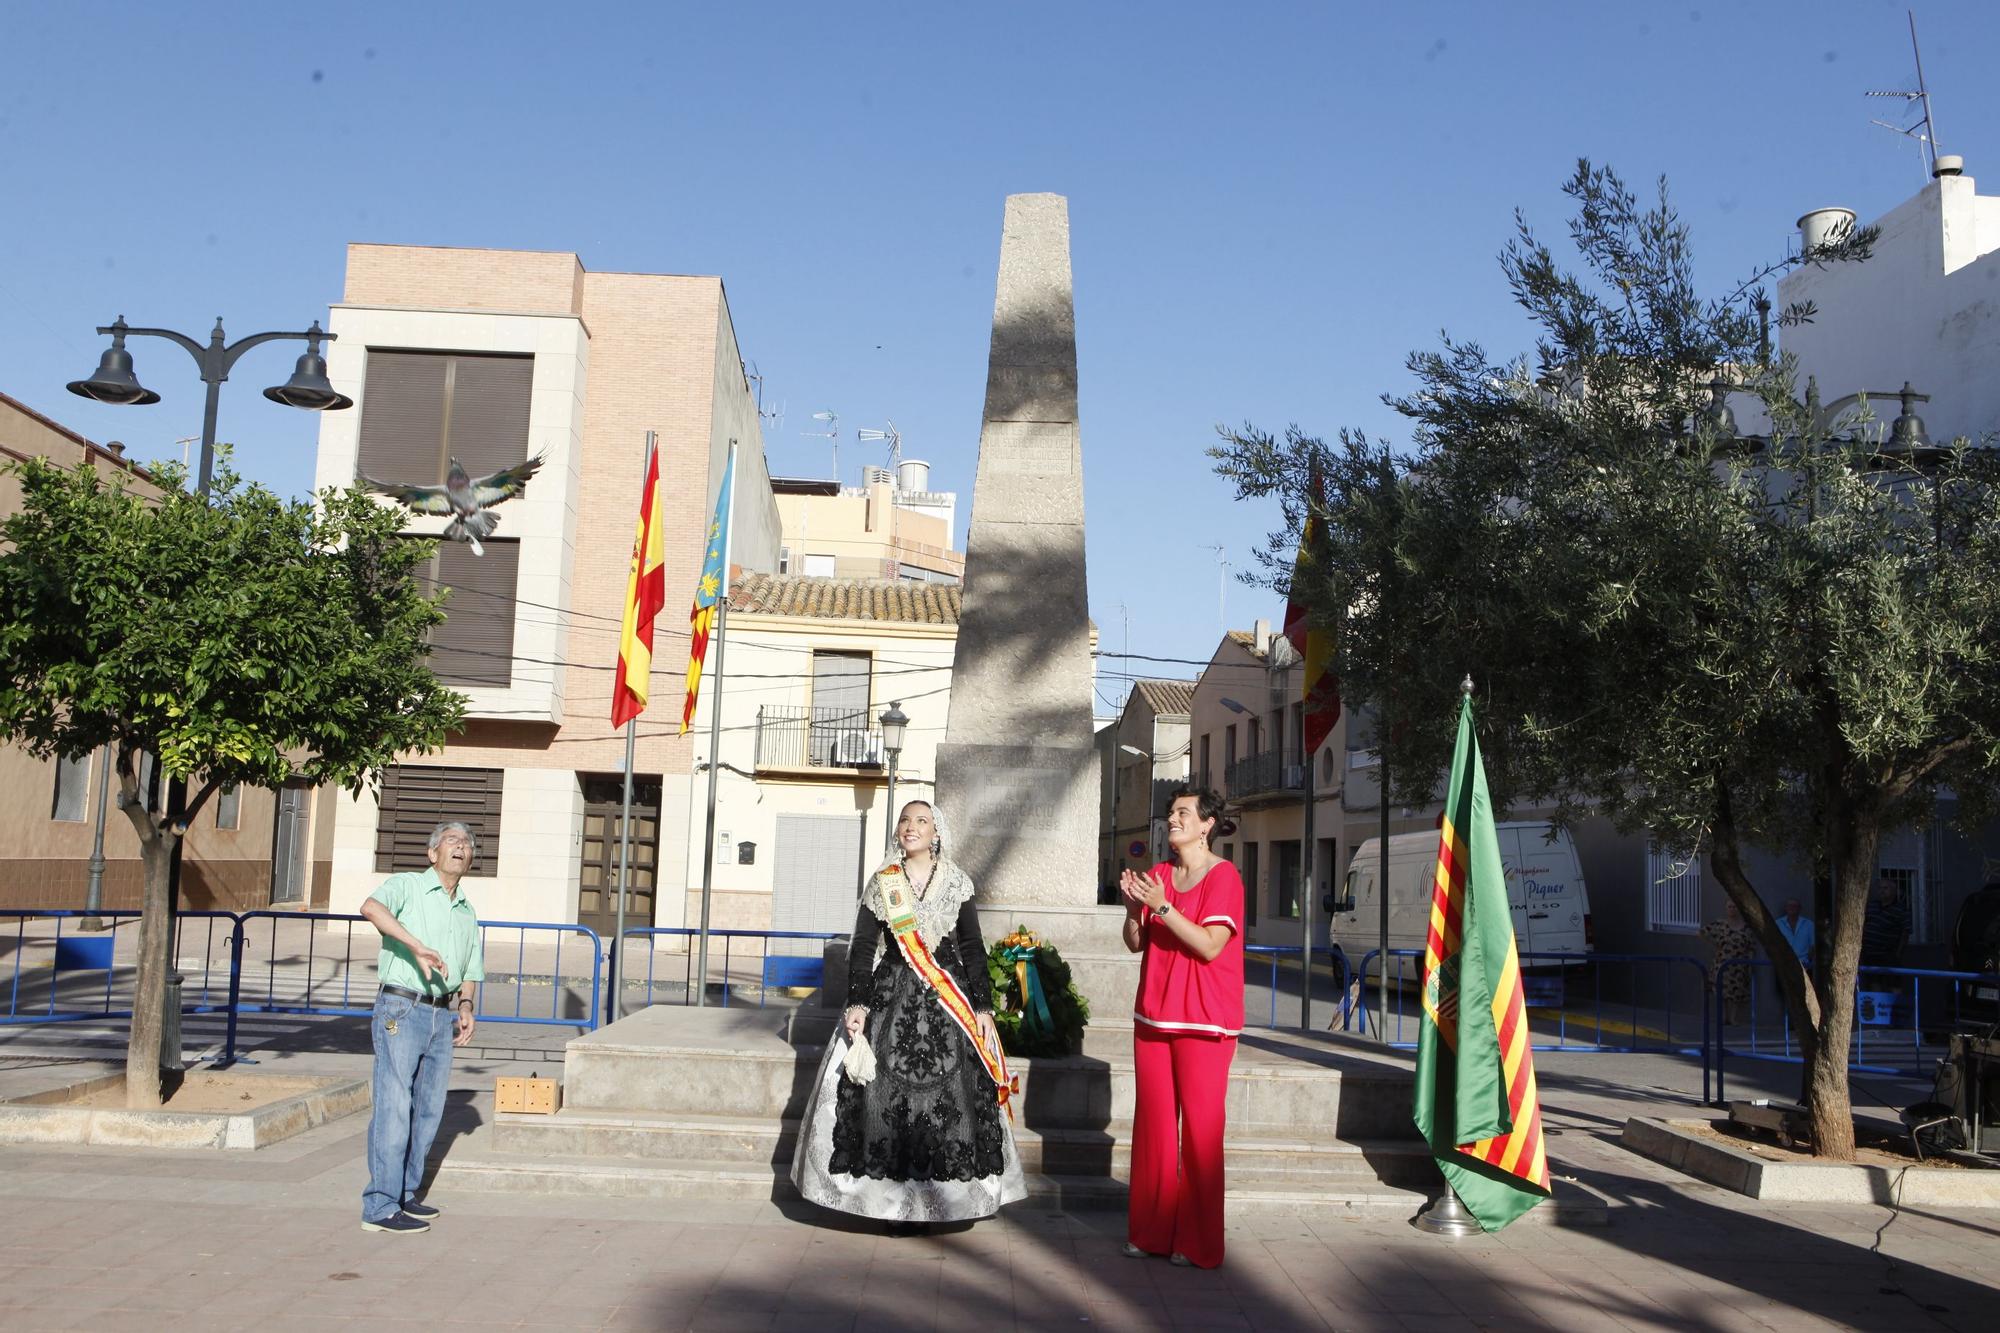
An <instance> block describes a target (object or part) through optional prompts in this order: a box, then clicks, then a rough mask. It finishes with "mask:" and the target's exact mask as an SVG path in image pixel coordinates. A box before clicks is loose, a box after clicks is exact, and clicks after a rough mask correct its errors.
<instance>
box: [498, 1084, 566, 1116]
mask: <svg viewBox="0 0 2000 1333" xmlns="http://www.w3.org/2000/svg"><path fill="white" fill-rule="evenodd" d="M493 1104H494V1109H495V1110H497V1111H513V1112H516V1113H517V1114H524V1115H554V1114H555V1113H556V1107H558V1106H560V1105H561V1104H562V1089H561V1087H560V1086H559V1085H558V1084H557V1083H556V1081H555V1080H554V1079H552V1078H500V1079H497V1080H495V1081H494V1085H493Z"/></svg>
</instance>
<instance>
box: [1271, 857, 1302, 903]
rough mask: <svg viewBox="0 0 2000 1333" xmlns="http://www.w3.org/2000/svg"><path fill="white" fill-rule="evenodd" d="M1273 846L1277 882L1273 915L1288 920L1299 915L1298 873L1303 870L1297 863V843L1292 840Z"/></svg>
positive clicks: (1298, 862)
mask: <svg viewBox="0 0 2000 1333" xmlns="http://www.w3.org/2000/svg"><path fill="white" fill-rule="evenodd" d="M1274 846H1275V848H1276V851H1277V860H1278V864H1277V866H1276V867H1275V869H1276V871H1277V881H1278V882H1277V886H1276V887H1277V890H1278V901H1277V906H1276V910H1275V915H1277V916H1281V917H1285V918H1287V919H1290V918H1293V917H1296V916H1298V914H1299V873H1300V871H1301V870H1303V869H1304V867H1303V866H1302V865H1301V863H1300V861H1299V841H1298V839H1297V838H1292V839H1289V840H1287V841H1284V842H1279V843H1276V844H1274Z"/></svg>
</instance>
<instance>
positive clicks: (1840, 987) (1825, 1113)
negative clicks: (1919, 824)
mask: <svg viewBox="0 0 2000 1333" xmlns="http://www.w3.org/2000/svg"><path fill="white" fill-rule="evenodd" d="M1827 831H1828V835H1829V837H1830V838H1831V840H1832V848H1831V850H1832V853H1833V857H1834V866H1835V868H1836V872H1837V873H1836V874H1835V876H1834V878H1833V881H1832V882H1833V941H1832V944H1833V947H1832V948H1831V949H1829V950H1828V951H1827V966H1826V976H1824V977H1823V978H1821V979H1820V986H1819V996H1820V1012H1821V1013H1822V1015H1823V1016H1824V1019H1823V1022H1822V1023H1821V1025H1820V1031H1819V1033H1818V1037H1819V1044H1818V1049H1816V1050H1815V1051H1814V1052H1813V1054H1812V1058H1811V1063H1810V1064H1809V1065H1808V1066H1807V1076H1806V1109H1807V1111H1809V1112H1810V1113H1811V1115H1812V1123H1813V1148H1814V1151H1815V1153H1816V1154H1817V1155H1818V1156H1820V1157H1826V1158H1830V1159H1832V1160H1833V1161H1836V1162H1851V1161H1853V1160H1854V1103H1853V1100H1852V1099H1851V1098H1850V1097H1849V1095H1848V1089H1847V1049H1848V1044H1849V1043H1850V1042H1851V1041H1852V1040H1853V1037H1854V979H1855V973H1856V971H1857V970H1858V969H1859V968H1860V965H1861V927H1862V922H1863V921H1864V920H1865V919H1866V917H1867V915H1868V894H1869V891H1870V890H1871V889H1873V888H1874V884H1875V853H1876V851H1877V849H1878V848H1879V847H1880V845H1881V841H1882V831H1881V828H1880V827H1879V826H1878V825H1877V823H1876V821H1875V820H1874V819H1873V818H1872V817H1869V816H1863V815H1858V814H1855V813H1854V812H1853V811H1852V810H1851V808H1847V807H1846V805H1845V802H1839V803H1837V804H1836V806H1835V809H1834V812H1833V817H1832V818H1831V819H1829V820H1828V821H1827Z"/></svg>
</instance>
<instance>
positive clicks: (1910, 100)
mask: <svg viewBox="0 0 2000 1333" xmlns="http://www.w3.org/2000/svg"><path fill="white" fill-rule="evenodd" d="M1908 12H1909V16H1910V54H1911V55H1912V56H1914V57H1916V61H1917V90H1916V91H1915V92H1907V91H1894V90H1891V91H1886V92H1869V93H1866V94H1864V95H1865V96H1868V97H1900V98H1902V99H1903V110H1904V112H1905V114H1907V113H1908V112H1909V110H1910V108H1911V107H1912V106H1914V107H1916V108H1917V110H1918V111H1919V112H1920V113H1921V114H1920V115H1919V116H1918V118H1917V123H1916V124H1914V125H1893V124H1891V123H1889V122H1888V121H1886V120H1870V121H1869V122H1868V123H1869V124H1871V125H1880V126H1881V127H1882V128H1883V129H1885V130H1894V131H1895V132H1896V133H1898V134H1901V135H1904V136H1906V137H1908V138H1911V139H1915V140H1916V141H1917V157H1918V160H1919V161H1922V162H1923V163H1924V179H1925V180H1929V179H1930V178H1931V177H1933V176H1935V175H1937V164H1938V151H1937V120H1936V118H1935V117H1933V116H1932V115H1931V92H1930V89H1929V87H1927V86H1926V85H1925V83H1924V53H1923V51H1922V50H1921V49H1919V48H1918V46H1917V13H1916V11H1915V10H1910V11H1908Z"/></svg>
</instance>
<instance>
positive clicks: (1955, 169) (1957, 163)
mask: <svg viewBox="0 0 2000 1333" xmlns="http://www.w3.org/2000/svg"><path fill="white" fill-rule="evenodd" d="M1964 174H1965V159H1964V158H1962V157H1960V156H1959V155H1958V154H1957V153H1940V154H1938V159H1937V161H1936V162H1935V163H1933V164H1932V166H1931V178H1932V179H1933V180H1942V179H1943V178H1944V177H1946V176H1963V175H1964Z"/></svg>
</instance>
